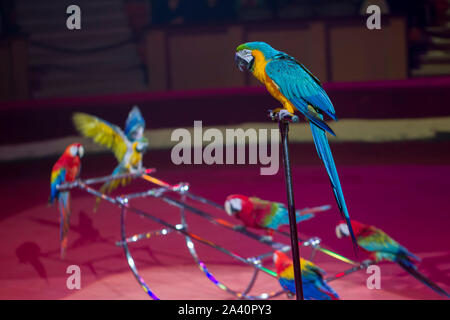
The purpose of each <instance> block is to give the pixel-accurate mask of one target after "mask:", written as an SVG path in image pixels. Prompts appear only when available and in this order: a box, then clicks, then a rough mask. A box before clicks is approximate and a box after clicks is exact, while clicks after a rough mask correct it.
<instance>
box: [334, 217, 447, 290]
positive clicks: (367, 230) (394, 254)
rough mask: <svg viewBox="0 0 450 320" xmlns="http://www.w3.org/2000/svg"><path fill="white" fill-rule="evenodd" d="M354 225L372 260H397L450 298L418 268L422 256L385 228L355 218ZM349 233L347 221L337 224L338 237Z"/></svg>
mask: <svg viewBox="0 0 450 320" xmlns="http://www.w3.org/2000/svg"><path fill="white" fill-rule="evenodd" d="M352 227H353V230H354V232H355V236H356V240H357V242H358V245H359V247H360V248H362V249H363V250H364V251H365V252H366V253H368V254H369V256H370V259H371V260H373V261H374V262H379V261H383V260H386V261H391V262H396V263H397V264H398V265H399V266H400V267H402V268H403V269H404V270H405V271H406V272H408V273H409V274H410V275H412V276H413V277H414V278H416V279H417V280H419V281H420V282H422V283H423V284H425V285H426V286H428V287H429V288H430V289H432V290H434V291H435V292H436V293H438V294H440V295H442V296H445V297H447V298H450V295H449V294H448V293H447V292H445V290H443V289H442V288H440V287H439V286H438V285H437V284H435V283H433V282H432V281H431V280H429V279H428V278H427V277H425V275H423V274H422V273H420V272H419V271H418V270H417V266H416V265H415V264H416V263H417V262H419V261H420V258H419V257H417V256H416V255H414V254H412V253H411V252H409V250H408V249H406V248H405V247H403V246H402V245H400V244H399V243H398V242H397V241H395V240H394V239H392V238H391V237H390V236H388V235H387V234H386V233H385V232H384V231H383V230H381V229H378V228H376V227H375V226H371V225H366V224H363V223H361V222H358V221H355V220H352ZM349 235H350V233H349V231H348V227H347V224H346V223H344V222H341V223H339V224H338V225H337V226H336V236H337V237H338V238H342V237H345V236H349Z"/></svg>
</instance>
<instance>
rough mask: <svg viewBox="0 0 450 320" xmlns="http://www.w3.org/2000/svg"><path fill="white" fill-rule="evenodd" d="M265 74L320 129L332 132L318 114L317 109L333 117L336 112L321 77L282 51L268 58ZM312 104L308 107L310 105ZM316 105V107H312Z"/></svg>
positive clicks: (334, 118)
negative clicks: (275, 56)
mask: <svg viewBox="0 0 450 320" xmlns="http://www.w3.org/2000/svg"><path fill="white" fill-rule="evenodd" d="M265 71H266V74H267V75H268V76H269V78H270V79H272V81H273V82H275V84H276V85H277V86H278V88H279V90H280V92H281V93H282V94H283V95H284V96H285V97H286V98H287V99H288V100H289V101H290V102H291V103H292V104H293V105H294V106H295V107H296V108H297V109H298V110H299V111H300V112H301V113H303V114H304V115H305V116H306V117H307V118H308V120H309V121H311V122H312V123H314V124H315V125H316V126H318V127H320V128H321V129H323V130H325V131H328V132H329V133H331V134H332V135H335V134H334V132H333V130H331V128H330V127H329V126H328V125H327V124H326V123H325V122H324V121H323V119H321V118H320V117H318V113H317V112H316V110H317V111H318V112H321V113H325V114H327V115H328V116H329V117H331V118H332V119H333V120H336V119H337V118H336V112H335V110H334V107H333V104H332V103H331V101H330V98H329V97H328V95H327V93H326V92H325V90H324V89H323V87H322V84H321V83H320V81H319V80H318V79H317V78H316V77H315V76H314V75H313V74H312V73H311V72H309V70H308V69H306V67H305V66H303V65H302V64H300V63H299V62H297V61H296V60H295V59H294V58H292V57H290V56H288V55H286V54H282V55H280V56H279V57H277V58H275V59H273V60H272V61H270V62H268V63H267V65H266V69H265ZM309 106H311V107H312V108H311V107H309ZM315 109H316V110H315Z"/></svg>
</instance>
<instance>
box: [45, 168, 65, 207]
mask: <svg viewBox="0 0 450 320" xmlns="http://www.w3.org/2000/svg"><path fill="white" fill-rule="evenodd" d="M65 181H66V169H64V168H59V169H56V170H52V174H51V177H50V197H49V199H48V202H49V203H50V204H52V203H53V202H54V201H55V199H57V198H58V196H59V190H58V189H57V186H58V185H60V184H62V183H64V182H65Z"/></svg>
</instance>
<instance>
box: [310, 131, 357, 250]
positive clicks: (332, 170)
mask: <svg viewBox="0 0 450 320" xmlns="http://www.w3.org/2000/svg"><path fill="white" fill-rule="evenodd" d="M310 126H311V132H312V136H313V139H314V143H315V145H316V150H317V153H318V154H319V157H320V159H321V160H322V161H323V163H324V165H325V169H326V170H327V173H328V177H329V178H330V183H331V187H332V188H333V194H334V197H335V198H336V202H337V204H338V207H339V211H340V213H341V215H342V218H343V219H344V220H345V222H346V223H347V226H348V230H349V231H350V236H351V238H352V243H353V250H354V251H355V255H357V253H358V244H357V242H356V237H355V234H354V232H353V228H352V225H351V223H350V216H349V214H348V210H347V205H346V203H345V199H344V194H343V192H342V187H341V183H340V181H339V176H338V173H337V170H336V165H335V164H334V159H333V155H332V153H331V149H330V145H329V144H328V139H327V136H326V133H325V131H324V130H323V129H322V128H320V127H318V126H316V125H315V124H314V123H313V122H310Z"/></svg>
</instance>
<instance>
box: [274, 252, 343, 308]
mask: <svg viewBox="0 0 450 320" xmlns="http://www.w3.org/2000/svg"><path fill="white" fill-rule="evenodd" d="M273 260H274V263H275V269H276V272H277V275H278V281H279V282H280V285H281V287H282V288H283V289H284V290H285V291H286V292H288V293H290V294H295V282H294V267H293V263H292V260H291V259H289V257H288V256H287V255H286V254H284V253H283V252H281V251H275V252H274V254H273ZM300 264H301V269H302V288H303V296H304V298H305V300H339V295H338V294H337V293H336V291H334V290H333V288H331V287H330V286H329V285H328V284H327V283H326V282H325V280H324V279H323V275H324V274H325V271H323V270H322V269H321V268H319V267H318V266H317V265H315V264H314V263H312V262H311V261H308V260H305V259H302V258H300Z"/></svg>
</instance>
